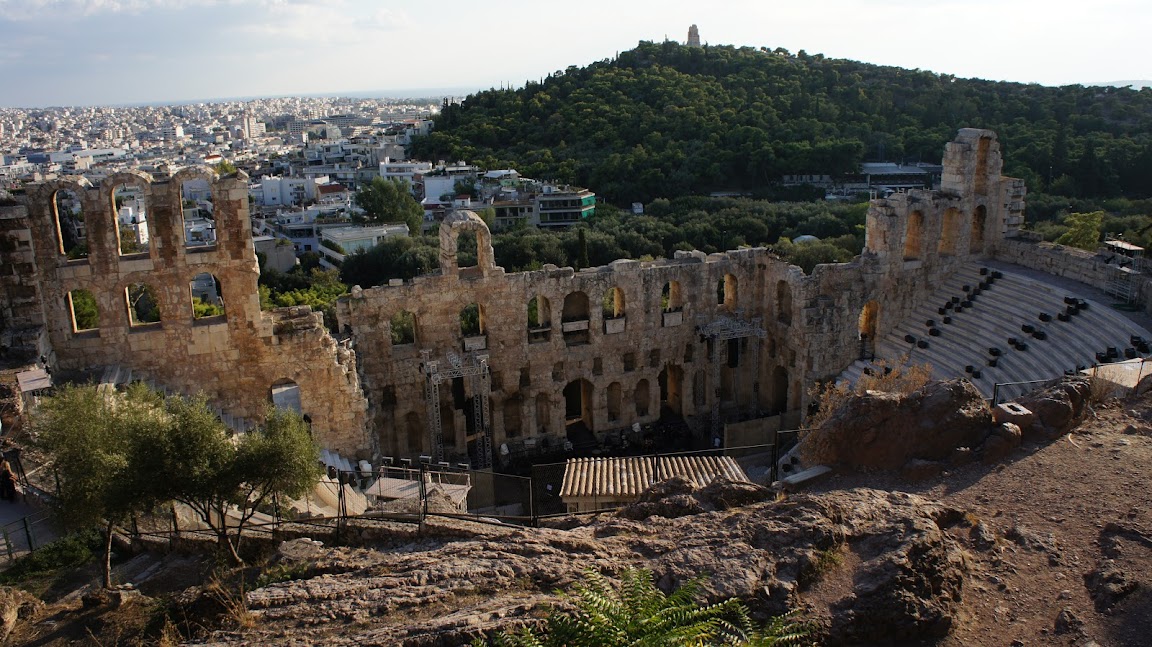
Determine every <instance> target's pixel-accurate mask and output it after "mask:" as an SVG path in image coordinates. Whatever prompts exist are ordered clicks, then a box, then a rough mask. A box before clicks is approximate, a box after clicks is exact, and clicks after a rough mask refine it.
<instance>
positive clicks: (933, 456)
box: [798, 380, 993, 470]
mask: <svg viewBox="0 0 1152 647" xmlns="http://www.w3.org/2000/svg"><path fill="white" fill-rule="evenodd" d="M992 428H993V424H992V412H991V410H990V409H989V408H988V405H987V404H986V403H985V401H984V397H983V396H982V395H981V394H980V392H979V391H978V390H976V387H975V386H973V385H972V383H971V382H968V381H966V380H949V381H946V382H932V383H930V384H928V385H926V386H925V387H923V388H922V389H920V390H919V391H915V392H913V393H909V394H900V393H882V392H879V391H867V392H865V393H864V394H863V395H860V396H856V397H852V398H849V399H848V400H847V401H845V403H844V404H843V405H842V406H841V407H840V408H839V409H837V410H836V411H833V412H832V415H831V416H830V417H829V418H828V420H827V421H826V422H825V423H824V424H823V425H821V427H820V428H819V429H816V430H813V431H811V432H809V433H808V434H806V435H805V436H804V438H803V439H801V441H800V446H799V448H798V452H799V454H800V456H801V457H803V459H804V463H805V464H806V465H816V464H824V465H834V464H842V465H848V466H851V467H860V468H872V469H889V470H896V469H900V468H902V467H903V466H904V465H906V464H908V462H909V461H912V460H914V459H920V460H926V461H942V460H948V459H949V458H951V457H952V454H953V452H954V451H955V449H956V448H957V447H978V446H979V445H980V444H981V443H982V442H983V441H984V438H985V437H986V436H987V435H988V433H989V432H990V431H991V430H992Z"/></svg>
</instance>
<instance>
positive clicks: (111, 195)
mask: <svg viewBox="0 0 1152 647" xmlns="http://www.w3.org/2000/svg"><path fill="white" fill-rule="evenodd" d="M188 171H190V172H184V171H182V172H181V173H180V174H177V178H174V182H177V183H178V185H179V187H180V190H179V197H178V204H176V202H175V199H174V200H173V205H171V206H172V207H173V210H174V211H178V212H179V214H180V221H179V223H180V237H179V240H178V241H176V243H177V244H182V245H183V247H184V248H185V249H186V250H202V249H212V248H213V247H214V245H215V243H216V215H215V206H214V205H215V200H214V197H213V183H214V181H215V176H214V175H213V174H211V173H209V172H208V171H207V170H202V171H197V170H193V169H189V170H188ZM125 175H126V176H127V177H124V176H125ZM106 184H107V186H108V188H107V189H106V190H105V189H103V188H102V189H101V191H100V200H99V201H97V202H96V203H95V205H94V204H93V203H91V202H86V200H85V199H84V196H86V195H88V193H87V191H86V189H85V187H84V186H83V185H81V184H80V183H75V182H65V183H61V184H60V185H58V186H57V187H56V188H55V189H54V190H52V191H51V194H50V199H49V201H48V204H49V210H50V216H51V218H52V220H53V229H54V234H55V241H54V243H55V250H56V252H57V253H58V254H60V255H61V256H63V257H65V258H66V259H68V260H70V261H83V260H86V259H87V258H88V257H89V255H90V254H91V253H93V251H95V250H93V249H92V248H93V247H98V245H95V244H93V243H95V242H96V241H97V240H101V241H102V240H105V239H106V237H107V236H108V235H109V234H110V235H111V237H112V240H110V241H108V242H109V243H112V245H111V248H112V249H114V250H115V254H116V256H118V257H120V258H124V257H128V258H136V257H146V256H147V255H148V254H149V253H150V251H151V249H152V247H153V246H154V244H155V241H156V240H157V239H158V238H159V237H160V235H161V232H160V231H159V227H158V226H157V225H158V223H157V222H156V219H155V218H154V217H152V216H153V215H154V214H153V213H152V209H151V208H150V207H151V204H150V202H151V197H152V193H151V189H150V186H151V185H150V183H149V181H148V180H147V179H145V178H143V177H138V176H136V175H133V174H120V175H117V176H113V178H111V179H110V181H109V182H107V183H106ZM104 201H106V206H103V207H101V206H99V205H100V203H101V202H104ZM86 205H87V207H86ZM101 208H102V209H107V212H108V213H109V214H110V215H111V222H110V223H109V224H110V226H111V232H103V231H99V227H98V225H97V223H98V221H97V220H96V218H95V215H96V214H93V213H91V212H92V211H93V210H95V209H101Z"/></svg>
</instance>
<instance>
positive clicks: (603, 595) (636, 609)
mask: <svg viewBox="0 0 1152 647" xmlns="http://www.w3.org/2000/svg"><path fill="white" fill-rule="evenodd" d="M701 582H702V579H701V578H699V577H698V578H695V579H693V580H691V581H689V582H687V583H686V584H684V585H683V586H681V587H680V588H678V589H676V590H675V591H673V592H672V593H671V594H669V595H665V594H664V592H663V591H661V590H660V589H659V588H657V587H656V585H655V583H654V582H653V580H652V572H651V571H650V570H647V569H635V570H633V569H629V570H626V571H624V572H623V573H622V575H621V584H620V587H619V588H618V589H617V588H614V587H613V586H612V585H611V583H609V582H608V580H607V579H606V578H605V577H604V576H603V575H601V574H600V573H598V572H596V571H594V570H588V571H586V572H585V579H584V581H583V582H579V583H577V584H575V585H574V586H573V588H572V592H571V593H570V594H569V597H570V598H571V599H572V602H573V604H574V605H575V607H576V610H575V613H573V614H571V615H569V614H563V613H557V612H553V613H552V614H551V615H549V616H548V618H547V621H546V627H545V631H544V633H543V634H542V635H538V634H537V633H536V632H534V631H532V630H531V629H524V630H523V631H521V632H520V633H516V634H500V635H498V636H497V637H496V644H497V645H499V646H500V647H561V646H563V647H624V646H629V647H657V646H660V647H664V646H680V645H685V646H697V645H757V646H760V647H776V646H779V647H786V646H790V645H799V644H801V642H802V641H803V640H805V639H806V638H807V637H808V635H809V631H808V629H807V627H806V626H805V625H802V624H798V623H795V622H793V621H792V620H791V619H790V618H788V617H781V618H777V619H775V620H774V621H773V622H772V623H770V624H769V625H768V626H767V627H766V628H765V629H764V630H763V631H760V632H755V631H753V627H752V623H751V621H750V620H749V618H748V610H747V609H746V608H745V607H744V605H743V604H741V603H740V601H739V600H736V599H735V598H733V599H729V600H726V601H724V602H720V603H717V604H710V605H704V606H701V605H700V604H699V602H698V600H697V593H698V591H699V588H700V584H701ZM475 644H482V643H479V642H477V643H475Z"/></svg>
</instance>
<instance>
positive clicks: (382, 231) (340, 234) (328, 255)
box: [319, 224, 408, 269]
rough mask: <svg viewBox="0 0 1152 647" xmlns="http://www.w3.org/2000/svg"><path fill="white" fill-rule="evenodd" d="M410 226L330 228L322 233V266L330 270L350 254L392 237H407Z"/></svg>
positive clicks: (370, 247)
mask: <svg viewBox="0 0 1152 647" xmlns="http://www.w3.org/2000/svg"><path fill="white" fill-rule="evenodd" d="M407 235H408V225H404V224H399V225H375V226H371V227H355V226H344V227H330V228H326V229H323V230H321V232H320V247H319V252H320V254H321V256H320V265H322V266H324V267H327V268H329V269H332V268H335V267H337V266H339V264H340V263H343V262H344V258H345V256H346V255H348V254H354V253H356V252H361V251H367V250H369V249H372V248H373V247H375V246H376V245H378V244H380V241H382V240H384V239H385V238H389V237H392V236H407Z"/></svg>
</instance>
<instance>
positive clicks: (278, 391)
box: [270, 379, 302, 413]
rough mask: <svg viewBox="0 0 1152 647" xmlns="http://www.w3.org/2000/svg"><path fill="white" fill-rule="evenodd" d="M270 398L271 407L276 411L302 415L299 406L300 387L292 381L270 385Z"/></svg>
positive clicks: (286, 380) (287, 380)
mask: <svg viewBox="0 0 1152 647" xmlns="http://www.w3.org/2000/svg"><path fill="white" fill-rule="evenodd" d="M270 396H271V399H272V406H274V407H276V408H278V409H288V410H289V411H295V412H296V413H302V409H301V405H300V385H299V384H296V383H295V382H293V381H292V380H289V379H282V380H276V382H275V383H274V384H272V391H271V394H270Z"/></svg>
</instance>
